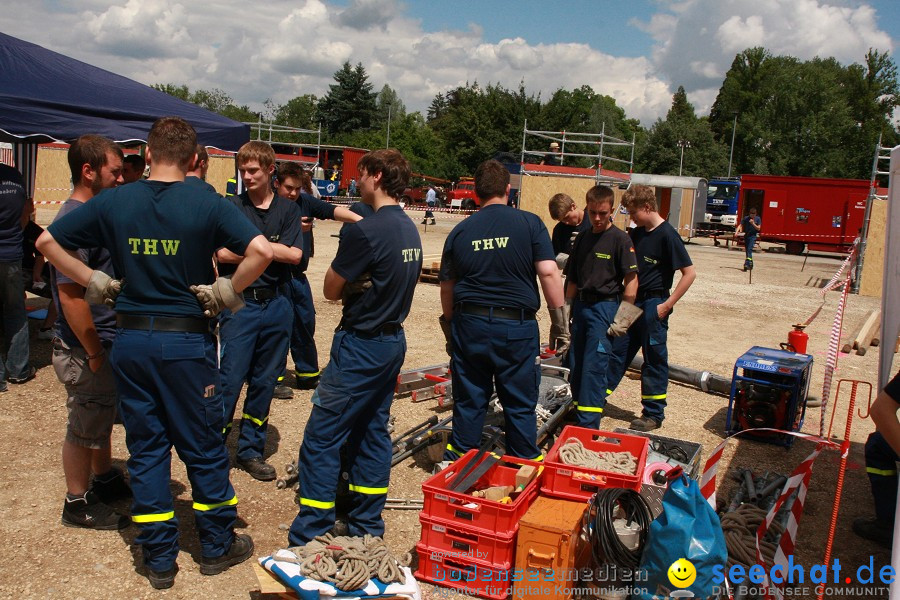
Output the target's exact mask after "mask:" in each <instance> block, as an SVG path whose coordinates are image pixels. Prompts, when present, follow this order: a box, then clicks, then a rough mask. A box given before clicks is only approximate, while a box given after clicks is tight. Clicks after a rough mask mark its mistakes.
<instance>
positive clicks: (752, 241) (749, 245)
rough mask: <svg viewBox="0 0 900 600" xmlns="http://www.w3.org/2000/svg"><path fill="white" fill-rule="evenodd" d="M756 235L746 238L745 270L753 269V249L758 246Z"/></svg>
mask: <svg viewBox="0 0 900 600" xmlns="http://www.w3.org/2000/svg"><path fill="white" fill-rule="evenodd" d="M756 237H757V236H755V235H748V236H744V256H745V258H744V268H745V269H752V268H753V247H754V246H755V245H756Z"/></svg>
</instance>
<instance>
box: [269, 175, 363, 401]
mask: <svg viewBox="0 0 900 600" xmlns="http://www.w3.org/2000/svg"><path fill="white" fill-rule="evenodd" d="M302 181H303V173H302V171H301V168H300V165H298V164H297V163H292V162H288V163H284V164H282V165H281V166H280V167H279V168H278V177H277V179H276V183H275V185H276V188H275V192H276V193H277V194H278V195H279V196H281V197H282V198H287V199H288V200H291V201H292V202H295V203H296V204H297V206H298V207H300V215H301V219H302V226H301V235H302V238H301V242H302V246H301V248H302V250H303V256H302V257H301V258H300V263H299V264H297V265H291V280H290V282H289V283H288V296H289V298H290V299H291V306H292V308H293V315H294V318H293V326H292V328H291V359H293V361H294V377H295V380H296V382H297V388H298V389H301V390H313V389H315V388H316V386H317V385H318V384H319V353H318V352H317V351H316V338H315V336H316V307H315V306H314V305H313V298H312V290H310V287H309V280H308V279H307V278H306V269H307V267H308V266H309V258H310V254H312V242H313V231H312V223H313V219H334V220H336V221H342V222H344V223H356V222H357V221H359V220H360V219H361V218H362V217H360V216H359V215H357V214H356V213H353V212H351V211H350V210H349V209H347V208H345V207H343V206H335V205H333V204H329V203H327V202H323V201H321V200H319V199H317V198H315V197H313V196H310V195H309V194H305V193H302V192H301V191H300V189H301V187H302ZM284 375H285V372H284V371H282V375H281V376H280V377H279V378H278V385H276V386H275V391H274V396H275V397H276V398H282V399H287V398H292V397H293V393H292V392H291V389H290V388H289V387H288V386H286V385H285V384H284Z"/></svg>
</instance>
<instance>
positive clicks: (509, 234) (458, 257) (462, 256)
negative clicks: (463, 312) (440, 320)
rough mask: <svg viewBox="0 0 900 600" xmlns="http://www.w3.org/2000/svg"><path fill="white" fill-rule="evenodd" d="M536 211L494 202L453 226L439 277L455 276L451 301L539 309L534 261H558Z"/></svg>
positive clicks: (450, 277) (446, 279)
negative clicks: (527, 210)
mask: <svg viewBox="0 0 900 600" xmlns="http://www.w3.org/2000/svg"><path fill="white" fill-rule="evenodd" d="M555 256H556V255H555V254H554V253H553V246H552V245H551V244H550V235H549V234H548V233H547V228H546V227H545V226H544V223H543V222H541V220H540V219H539V218H538V217H537V215H535V214H532V213H530V212H526V211H523V210H518V209H515V208H512V207H511V206H503V205H501V204H492V205H490V206H485V207H484V208H482V209H481V210H479V211H478V212H477V213H475V214H473V215H472V216H470V217H469V218H467V219H465V220H464V221H462V222H461V223H459V224H458V225H457V226H456V227H454V228H453V231H451V232H450V235H449V236H447V240H446V242H444V253H443V255H442V257H441V273H440V279H441V281H448V280H451V279H452V280H455V281H456V283H455V285H454V286H453V302H454V304H458V303H460V302H470V303H473V304H481V305H483V306H494V307H504V308H517V309H525V310H531V311H537V309H538V308H540V306H541V299H540V296H539V295H538V287H537V271H536V270H535V267H534V263H535V262H537V261H540V260H554V258H555Z"/></svg>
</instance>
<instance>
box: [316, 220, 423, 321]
mask: <svg viewBox="0 0 900 600" xmlns="http://www.w3.org/2000/svg"><path fill="white" fill-rule="evenodd" d="M331 268H332V269H334V272H335V273H337V274H338V275H340V276H341V277H343V278H344V279H346V280H347V281H348V282H353V281H356V280H357V279H358V278H359V276H360V275H362V274H363V273H369V274H370V275H371V276H372V287H371V288H369V289H368V290H366V291H365V292H363V294H362V296H360V297H359V298H358V299H357V300H355V301H354V302H352V303H351V304H349V305H345V306H344V318H343V324H344V326H346V327H351V328H353V329H358V330H360V331H365V332H374V331H378V330H379V329H380V328H381V327H382V326H383V325H386V324H389V323H390V324H400V323H402V322H403V321H404V319H406V316H407V315H408V314H409V307H410V306H411V305H412V299H413V293H414V292H415V290H416V282H418V280H419V273H420V272H421V271H422V240H421V239H420V238H419V231H418V230H417V229H416V226H415V225H413V222H412V221H411V220H410V218H409V217H408V216H406V213H404V212H403V209H402V208H400V207H399V206H383V207H381V208H380V209H378V211H377V212H375V213H373V214H372V215H371V216H368V217H366V218H365V219H363V220H362V221H359V222H357V223H348V224H347V225H346V226H345V227H344V232H343V234H342V237H341V243H340V244H339V245H338V251H337V256H335V257H334V261H333V262H332V263H331Z"/></svg>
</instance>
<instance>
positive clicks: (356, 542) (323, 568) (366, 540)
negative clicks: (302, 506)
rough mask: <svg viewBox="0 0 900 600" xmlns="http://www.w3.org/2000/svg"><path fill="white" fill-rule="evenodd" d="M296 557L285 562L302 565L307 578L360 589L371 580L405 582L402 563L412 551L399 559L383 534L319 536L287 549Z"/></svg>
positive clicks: (301, 569) (408, 560)
mask: <svg viewBox="0 0 900 600" xmlns="http://www.w3.org/2000/svg"><path fill="white" fill-rule="evenodd" d="M288 550H289V551H291V552H292V553H293V554H294V555H295V556H296V558H295V559H290V558H285V559H282V560H285V562H291V563H294V564H298V565H300V573H301V574H302V575H303V576H304V577H308V578H309V579H314V580H316V581H321V582H324V583H330V584H333V585H334V586H335V587H336V588H338V589H339V590H342V591H345V592H346V591H351V590H359V589H362V588H364V587H365V586H366V584H367V583H368V581H369V580H370V579H378V580H379V581H381V582H383V583H403V581H404V575H403V571H402V570H401V568H400V567H401V566H408V565H409V563H410V562H411V560H412V557H411V556H410V554H409V553H407V554H405V555H404V556H403V561H402V562H401V561H399V560H397V559H396V558H394V556H393V555H392V554H391V552H390V550H388V547H387V545H386V544H385V543H384V540H383V539H382V538H380V537H375V536H371V535H366V536H364V537H349V536H334V535H333V534H330V533H326V534H325V535H320V536H319V537H317V538H315V539H314V540H312V541H311V542H309V543H307V544H306V545H305V546H296V547H294V548H288Z"/></svg>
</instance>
